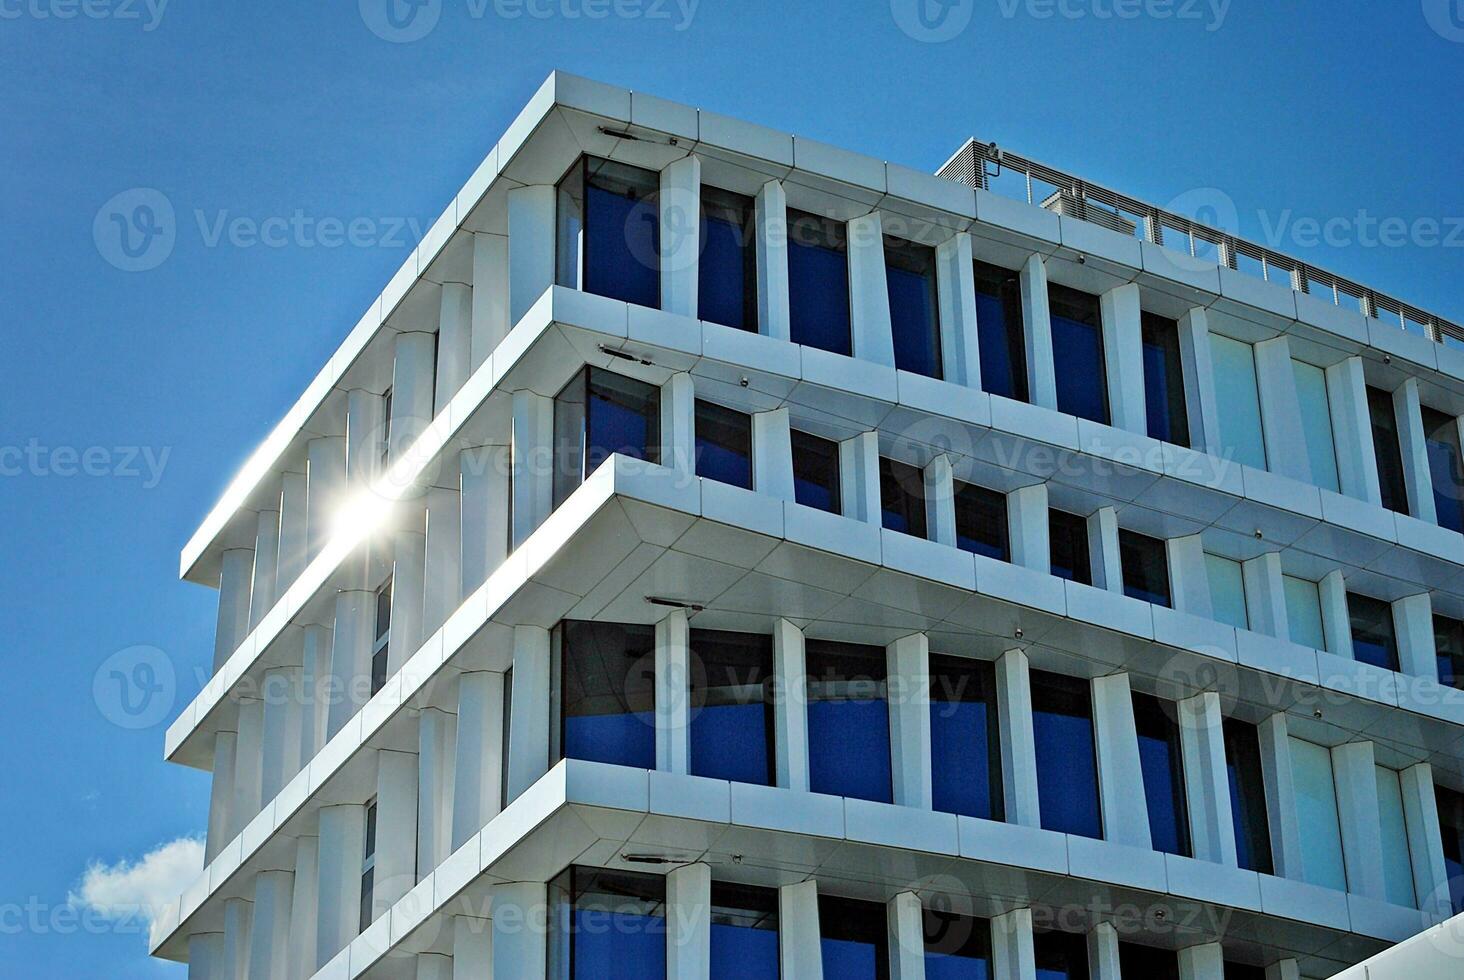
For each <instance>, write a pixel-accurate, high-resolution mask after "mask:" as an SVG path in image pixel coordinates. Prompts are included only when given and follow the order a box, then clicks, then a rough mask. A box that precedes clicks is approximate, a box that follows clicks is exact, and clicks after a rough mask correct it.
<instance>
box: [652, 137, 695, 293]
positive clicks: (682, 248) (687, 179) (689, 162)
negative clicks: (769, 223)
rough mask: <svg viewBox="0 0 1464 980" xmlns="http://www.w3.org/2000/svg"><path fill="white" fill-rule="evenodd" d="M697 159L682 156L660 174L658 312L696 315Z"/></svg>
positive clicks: (692, 156) (690, 156) (691, 156)
mask: <svg viewBox="0 0 1464 980" xmlns="http://www.w3.org/2000/svg"><path fill="white" fill-rule="evenodd" d="M701 170H702V168H701V159H700V158H699V157H697V156H696V155H695V154H691V155H688V156H685V157H682V158H681V159H680V160H677V161H675V162H673V163H671V164H669V165H668V166H666V167H665V168H664V169H662V171H661V181H660V184H661V193H660V200H659V202H658V204H659V210H660V222H661V238H660V242H661V255H660V260H661V309H662V310H664V311H665V312H667V313H675V314H677V315H680V316H689V317H695V316H696V315H697V278H698V265H699V262H700V259H701V182H702V178H701Z"/></svg>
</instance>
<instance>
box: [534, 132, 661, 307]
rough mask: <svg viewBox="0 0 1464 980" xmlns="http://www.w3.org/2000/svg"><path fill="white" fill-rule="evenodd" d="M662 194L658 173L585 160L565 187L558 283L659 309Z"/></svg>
mask: <svg viewBox="0 0 1464 980" xmlns="http://www.w3.org/2000/svg"><path fill="white" fill-rule="evenodd" d="M659 190H660V176H659V175H658V174H656V173H655V172H654V171H651V170H642V169H641V168H639V167H631V166H628V165H626V164H623V163H616V162H615V161H612V160H602V159H600V158H598V157H588V156H587V157H583V158H581V159H580V161H579V162H578V163H577V164H575V166H574V168H572V169H571V170H570V172H569V173H568V174H566V175H565V177H564V179H563V180H561V181H560V183H559V194H558V202H559V204H558V206H559V217H558V221H557V237H558V240H557V242H556V245H555V252H556V266H557V270H556V278H557V281H558V282H559V283H560V284H561V285H568V286H574V287H577V288H580V289H583V290H585V291H586V292H590V293H596V294H598V295H600V296H609V297H610V298H612V299H619V300H624V301H625V302H627V303H636V304H638V305H640V306H650V307H656V308H659V307H660V305H661V259H660V254H661V242H660V237H661V234H660V229H661V218H660V213H659V210H658V205H657V199H658V194H659Z"/></svg>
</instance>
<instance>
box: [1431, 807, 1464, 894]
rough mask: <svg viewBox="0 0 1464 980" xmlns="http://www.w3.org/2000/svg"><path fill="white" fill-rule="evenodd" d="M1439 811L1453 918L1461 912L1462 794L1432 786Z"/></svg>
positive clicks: (1463, 869)
mask: <svg viewBox="0 0 1464 980" xmlns="http://www.w3.org/2000/svg"><path fill="white" fill-rule="evenodd" d="M1434 797H1435V799H1436V801H1437V803H1438V809H1439V836H1440V837H1442V838H1443V843H1444V872H1445V874H1446V875H1447V876H1448V879H1449V904H1450V907H1451V908H1453V910H1454V914H1456V915H1457V914H1459V913H1461V912H1464V793H1458V792H1455V791H1454V790H1452V789H1449V788H1448V787H1445V786H1439V785H1437V784H1435V786H1434Z"/></svg>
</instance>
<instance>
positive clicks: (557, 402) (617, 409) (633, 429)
mask: <svg viewBox="0 0 1464 980" xmlns="http://www.w3.org/2000/svg"><path fill="white" fill-rule="evenodd" d="M613 453H621V454H623V455H626V456H633V457H635V458H637V459H645V460H650V461H652V462H658V461H659V460H660V458H661V390H660V389H659V388H657V387H656V386H654V385H649V384H646V383H645V382H644V381H637V380H636V379H634V378H627V377H625V376H624V375H619V374H616V373H615V372H613V371H603V370H600V369H599V368H586V369H585V370H583V371H581V372H580V373H579V374H577V375H575V377H574V379H573V380H572V381H570V383H569V384H567V385H565V386H564V388H563V390H561V391H560V392H559V394H558V395H556V396H555V398H554V506H556V507H558V506H559V505H560V504H562V503H564V501H565V500H567V499H568V498H569V495H570V494H571V493H573V492H574V491H575V490H576V489H577V488H578V487H579V485H580V484H581V483H583V482H584V481H585V479H586V478H587V477H588V476H589V475H590V474H591V473H593V472H594V471H595V470H596V469H598V468H599V466H600V464H601V463H603V462H604V461H605V460H606V459H607V458H609V457H610V456H611V454H613Z"/></svg>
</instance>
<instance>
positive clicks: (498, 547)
mask: <svg viewBox="0 0 1464 980" xmlns="http://www.w3.org/2000/svg"><path fill="white" fill-rule="evenodd" d="M458 467H459V470H460V482H459V487H460V488H461V491H462V510H461V516H460V517H459V522H460V527H459V530H460V531H461V537H462V549H461V558H460V559H459V563H460V566H461V570H462V588H461V595H462V596H463V598H467V597H468V596H470V595H472V594H473V592H474V591H475V590H476V589H477V588H478V587H479V586H480V585H482V584H483V583H484V582H486V581H487V580H488V576H489V575H491V574H493V573H494V572H495V571H497V570H498V566H499V565H502V564H503V560H504V559H505V558H507V557H508V447H507V446H478V447H476V448H473V449H464V450H463V451H462V452H461V453H460V454H459V455H458Z"/></svg>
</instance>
